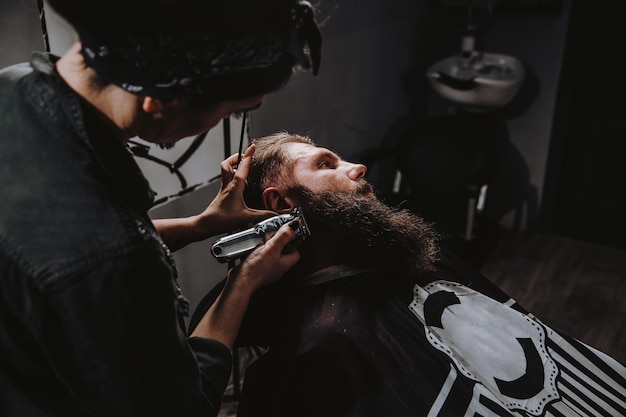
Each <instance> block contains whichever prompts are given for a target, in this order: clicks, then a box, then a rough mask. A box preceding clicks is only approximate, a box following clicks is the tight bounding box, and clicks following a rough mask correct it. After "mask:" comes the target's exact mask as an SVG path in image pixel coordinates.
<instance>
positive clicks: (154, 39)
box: [49, 0, 321, 107]
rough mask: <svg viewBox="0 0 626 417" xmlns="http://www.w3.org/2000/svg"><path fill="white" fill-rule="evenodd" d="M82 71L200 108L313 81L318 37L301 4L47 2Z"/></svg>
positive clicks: (308, 9)
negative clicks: (72, 38)
mask: <svg viewBox="0 0 626 417" xmlns="http://www.w3.org/2000/svg"><path fill="white" fill-rule="evenodd" d="M49 4H50V6H51V7H52V8H53V9H55V10H56V11H57V13H59V15H61V16H62V17H63V18H65V19H66V20H67V21H68V22H69V23H70V24H71V25H72V26H73V27H74V29H75V30H76V32H77V33H78V36H79V39H80V41H81V44H82V54H83V56H84V58H85V62H86V64H87V65H88V66H90V67H92V68H93V69H94V70H95V71H96V73H97V74H98V75H99V76H100V77H101V78H102V79H103V80H104V81H105V82H107V83H113V84H116V85H118V86H120V87H122V88H124V89H126V90H127V91H130V92H132V93H135V94H139V95H144V96H151V97H155V98H161V99H167V98H176V97H192V98H194V97H195V98H194V100H193V101H194V103H197V104H203V101H202V100H206V101H205V102H204V107H208V106H211V105H214V104H216V103H219V102H224V101H235V100H241V99H246V98H251V97H255V96H258V95H262V94H268V93H271V92H273V91H275V90H277V89H279V88H281V87H282V86H284V85H285V84H286V83H287V81H288V80H289V79H290V77H291V75H292V73H293V70H294V68H296V67H298V66H299V67H302V68H304V69H310V68H312V69H313V73H314V74H316V73H317V68H318V66H319V60H320V50H321V36H320V34H319V30H318V28H317V24H316V23H315V20H314V12H313V8H312V6H311V5H310V4H309V3H308V2H306V1H304V0H264V1H258V0H133V1H131V2H129V1H127V0H106V1H99V2H94V3H90V4H89V7H87V6H86V5H85V4H84V2H83V1H81V0H49Z"/></svg>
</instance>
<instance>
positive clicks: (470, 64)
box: [426, 52, 524, 112]
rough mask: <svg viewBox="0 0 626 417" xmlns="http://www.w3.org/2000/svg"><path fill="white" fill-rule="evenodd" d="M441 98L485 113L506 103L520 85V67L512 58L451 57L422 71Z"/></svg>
mask: <svg viewBox="0 0 626 417" xmlns="http://www.w3.org/2000/svg"><path fill="white" fill-rule="evenodd" d="M426 77H427V78H428V81H429V82H430V85H431V86H432V88H433V89H434V90H435V92H437V93H438V94H439V95H440V96H441V97H443V98H444V99H446V100H448V101H449V102H451V103H453V104H455V105H456V106H457V107H461V108H464V109H467V110H473V111H479V112H480V111H483V112H484V111H489V110H494V109H498V108H500V107H503V106H505V105H506V104H507V103H509V102H510V101H511V100H512V99H513V97H515V95H516V94H517V92H518V91H519V88H520V86H521V85H522V82H523V81H524V65H523V64H522V62H521V61H520V60H519V59H517V58H515V57H512V56H509V55H502V54H494V53H488V52H481V53H478V54H476V55H473V56H471V57H469V58H463V57H461V56H456V55H455V56H451V57H449V58H445V59H443V60H441V61H439V62H437V63H435V64H433V65H432V66H431V67H430V68H428V70H427V71H426Z"/></svg>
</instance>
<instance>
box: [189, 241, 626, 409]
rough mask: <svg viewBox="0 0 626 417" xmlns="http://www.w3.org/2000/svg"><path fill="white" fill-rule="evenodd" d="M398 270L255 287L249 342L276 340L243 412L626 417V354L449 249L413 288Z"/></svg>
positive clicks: (254, 369) (246, 327)
mask: <svg viewBox="0 0 626 417" xmlns="http://www.w3.org/2000/svg"><path fill="white" fill-rule="evenodd" d="M393 278H394V277H392V276H390V274H389V273H388V272H385V271H366V270H359V269H358V268H354V267H352V266H345V265H344V266H335V267H331V268H327V269H325V270H322V271H318V272H317V273H315V274H313V275H311V276H307V277H302V278H300V279H297V280H294V279H289V280H288V281H286V280H287V279H288V278H287V279H284V280H282V281H279V283H277V284H273V285H272V286H270V287H268V288H267V289H265V290H262V291H261V292H259V293H258V295H255V297H253V300H252V302H251V304H250V308H249V310H248V313H247V314H246V317H245V318H244V323H243V325H242V329H241V332H240V335H239V340H238V344H239V345H241V346H250V345H255V344H256V345H263V346H266V347H268V350H267V352H266V353H265V354H264V355H263V356H261V357H260V358H259V359H257V360H256V361H255V362H254V363H252V364H251V365H250V366H249V367H248V368H247V370H246V374H245V380H244V385H243V391H242V395H241V400H240V403H239V413H238V416H239V417H245V416H293V415H298V416H319V415H324V416H363V417H365V416H384V417H396V416H407V417H408V416H411V417H416V416H423V417H466V416H468V417H469V416H476V417H477V416H484V417H500V416H555V417H562V416H589V417H596V416H626V368H625V367H624V365H623V364H621V363H619V362H618V361H616V360H614V359H613V358H611V357H609V356H607V355H606V354H604V353H602V352H600V351H598V350H596V349H594V348H592V347H589V346H587V345H585V344H583V343H581V342H580V341H578V340H575V339H573V338H571V337H569V336H567V335H564V334H562V333H559V332H558V331H557V330H555V329H552V328H550V327H549V326H547V325H546V324H544V323H542V322H541V321H540V320H539V319H538V318H536V317H534V316H533V315H532V314H530V313H529V312H527V311H525V310H524V309H523V308H522V307H520V306H519V305H518V304H517V303H516V302H515V301H514V300H513V299H511V298H510V297H509V296H507V295H506V294H504V293H503V292H502V291H500V290H499V289H498V288H497V287H495V286H494V285H493V284H492V283H491V282H489V281H488V280H487V279H486V278H485V277H483V276H482V275H480V274H479V273H477V272H475V271H473V270H471V269H470V268H469V267H468V266H467V265H465V264H464V263H463V262H461V261H459V260H457V259H455V258H454V257H452V256H450V255H449V254H442V256H441V260H440V262H438V265H437V269H436V270H435V271H433V272H431V273H428V274H427V277H426V278H427V279H426V281H424V282H427V284H424V285H416V286H415V287H414V289H413V293H412V294H411V293H410V289H407V288H403V289H399V288H398V289H393V288H391V287H392V286H390V285H389V284H388V283H389V282H391V280H393ZM283 281H284V282H283ZM214 297H215V294H213V295H210V296H209V297H207V298H206V299H205V300H204V301H203V303H201V306H200V307H199V310H200V311H205V310H206V308H208V306H209V305H210V303H211V301H210V300H212V299H214ZM199 317H200V315H199V314H198V312H197V313H196V315H195V320H196V321H197V320H199ZM192 325H193V320H192Z"/></svg>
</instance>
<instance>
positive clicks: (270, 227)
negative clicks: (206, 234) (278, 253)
mask: <svg viewBox="0 0 626 417" xmlns="http://www.w3.org/2000/svg"><path fill="white" fill-rule="evenodd" d="M294 219H299V220H300V222H299V223H300V224H299V227H298V230H297V231H296V237H295V238H294V242H293V243H294V244H298V243H299V242H300V241H302V240H304V239H306V237H307V236H310V235H311V232H310V231H309V227H308V226H307V224H306V220H305V219H304V216H303V215H302V210H301V209H300V208H296V209H294V210H293V211H292V212H291V213H289V214H279V215H278V216H274V217H270V218H269V219H265V220H263V221H261V222H259V223H257V224H256V225H254V227H251V228H249V229H246V230H242V231H241V232H237V233H233V234H231V235H227V236H224V237H222V238H220V239H219V240H218V241H217V242H215V243H214V244H213V246H212V247H211V253H212V254H213V256H214V257H215V258H216V259H217V260H218V261H219V262H228V261H231V260H233V259H237V258H241V257H244V256H246V255H247V254H249V253H250V252H252V251H253V250H254V249H255V248H256V247H257V246H259V245H261V244H263V243H265V242H266V241H267V240H268V239H269V238H271V237H272V236H274V234H275V233H276V232H277V231H278V229H279V228H280V227H281V226H282V225H283V224H285V223H289V222H290V221H292V220H294Z"/></svg>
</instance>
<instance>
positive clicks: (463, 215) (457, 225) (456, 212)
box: [396, 112, 502, 243]
mask: <svg viewBox="0 0 626 417" xmlns="http://www.w3.org/2000/svg"><path fill="white" fill-rule="evenodd" d="M501 125H502V124H501V122H500V121H499V119H498V118H497V117H494V116H492V115H491V114H489V113H487V114H480V113H464V112H458V113H455V114H442V115H437V116H433V117H429V118H426V119H424V120H422V121H420V122H418V123H416V124H414V125H413V126H412V127H410V128H409V129H407V130H406V131H405V132H404V134H402V135H401V137H400V139H399V142H398V146H397V149H396V166H397V168H398V174H399V175H400V176H401V182H400V183H401V184H402V189H404V190H406V191H405V201H406V208H408V209H409V210H411V211H413V212H415V213H417V214H419V215H421V216H422V217H424V218H425V219H426V220H428V221H431V222H433V223H434V225H435V227H436V228H437V230H438V231H439V233H440V235H441V240H442V242H443V243H445V241H449V240H454V239H456V240H458V239H462V240H464V241H466V242H469V241H472V240H473V239H474V236H475V231H476V230H475V228H476V227H475V221H476V218H477V214H480V211H481V209H482V207H483V205H484V201H485V197H486V191H487V187H488V184H489V181H490V180H491V178H492V177H493V176H494V175H495V173H496V170H497V168H496V143H497V137H498V134H499V132H500V128H501Z"/></svg>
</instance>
